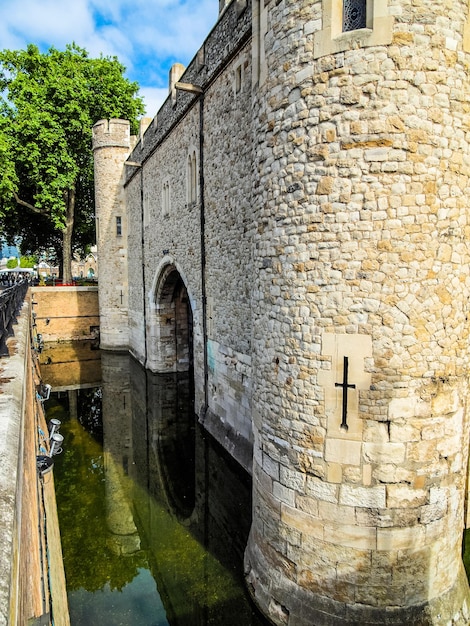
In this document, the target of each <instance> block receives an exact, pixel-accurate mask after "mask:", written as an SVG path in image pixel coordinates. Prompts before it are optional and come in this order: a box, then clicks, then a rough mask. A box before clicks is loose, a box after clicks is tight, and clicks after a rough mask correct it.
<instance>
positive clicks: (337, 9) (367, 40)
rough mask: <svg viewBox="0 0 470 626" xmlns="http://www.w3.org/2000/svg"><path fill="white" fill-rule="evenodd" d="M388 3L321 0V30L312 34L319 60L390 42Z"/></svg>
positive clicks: (390, 26)
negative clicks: (327, 56) (323, 57)
mask: <svg viewBox="0 0 470 626" xmlns="http://www.w3.org/2000/svg"><path fill="white" fill-rule="evenodd" d="M388 4H389V3H388V0H322V28H321V29H320V30H317V31H315V33H314V34H313V56H314V58H315V59H318V58H319V57H322V56H325V55H329V54H335V53H337V52H343V51H345V50H354V49H357V48H365V47H367V46H377V45H388V44H390V43H391V42H392V28H393V21H394V18H393V15H391V14H390V9H389V6H388Z"/></svg>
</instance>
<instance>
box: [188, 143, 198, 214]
mask: <svg viewBox="0 0 470 626" xmlns="http://www.w3.org/2000/svg"><path fill="white" fill-rule="evenodd" d="M187 198H188V204H192V203H194V202H196V201H197V159H196V152H195V151H193V152H192V153H191V154H189V155H188V171H187Z"/></svg>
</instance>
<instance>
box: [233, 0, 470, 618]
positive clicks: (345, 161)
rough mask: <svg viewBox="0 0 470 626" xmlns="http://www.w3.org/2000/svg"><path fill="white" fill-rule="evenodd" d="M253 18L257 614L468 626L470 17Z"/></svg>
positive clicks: (327, 3) (288, 4)
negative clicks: (351, 24)
mask: <svg viewBox="0 0 470 626" xmlns="http://www.w3.org/2000/svg"><path fill="white" fill-rule="evenodd" d="M254 4H255V8H254V13H253V17H254V22H253V24H254V26H253V28H254V33H253V59H254V66H255V70H256V71H255V84H254V88H255V99H256V101H255V107H254V112H255V129H254V130H255V135H254V136H255V143H254V154H255V163H254V168H253V171H254V172H255V175H254V186H253V189H254V192H253V193H254V210H255V211H256V214H255V220H256V223H257V234H256V236H255V241H254V245H253V251H254V269H255V271H254V275H255V277H256V278H255V279H254V280H255V284H254V287H253V302H252V306H253V313H252V320H253V361H252V364H253V419H254V431H255V453H254V466H253V483H254V505H253V527H252V531H251V535H250V540H249V545H248V548H247V552H246V559H245V560H246V572H247V574H246V575H247V581H248V584H249V587H250V590H251V593H252V595H253V597H254V598H255V600H256V602H257V603H258V605H259V606H260V607H261V609H262V610H263V612H265V613H266V614H267V615H269V617H270V618H271V619H272V620H273V621H274V623H276V624H290V625H293V624H295V625H297V626H299V625H301V626H312V625H315V626H322V625H326V624H334V625H335V626H336V625H340V624H361V625H366V624H376V625H378V624H380V625H383V624H413V625H414V626H416V625H425V624H462V625H463V624H468V623H469V619H470V618H469V608H468V607H469V595H468V584H467V581H466V577H465V573H464V570H463V566H462V562H461V542H462V531H463V519H464V492H465V488H464V487H465V474H466V470H467V456H468V417H467V413H466V405H467V398H468V368H467V364H468V358H467V351H468V334H469V322H468V300H469V295H470V276H469V271H470V251H469V246H468V238H469V234H470V233H469V220H468V198H469V197H470V187H469V144H468V131H469V117H468V110H469V102H468V100H469V98H468V94H469V90H468V69H469V63H468V61H469V57H468V54H467V52H466V48H467V44H468V33H467V25H466V22H467V19H468V2H466V1H465V2H464V1H462V0H460V1H458V0H457V1H453V2H445V1H443V2H434V1H431V0H423V1H422V2H419V3H410V2H400V1H398V0H389V2H387V1H386V0H378V1H376V2H364V3H363V8H364V10H365V12H366V15H365V16H364V22H363V23H360V24H359V25H358V26H357V27H356V28H355V29H353V30H352V31H346V32H343V31H344V25H343V13H342V5H343V3H342V2H340V1H339V0H324V1H323V2H321V1H313V0H312V1H309V2H305V1H296V2H293V1H288V0H278V1H274V0H272V1H269V0H267V1H264V0H263V1H262V2H256V3H254ZM345 4H346V5H347V6H348V3H346V1H345ZM355 4H356V5H359V6H360V5H361V3H355ZM346 8H347V7H346Z"/></svg>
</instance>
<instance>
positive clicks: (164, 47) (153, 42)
mask: <svg viewBox="0 0 470 626" xmlns="http://www.w3.org/2000/svg"><path fill="white" fill-rule="evenodd" d="M217 11H218V0H199V1H195V0H153V1H150V2H149V1H148V0H73V1H72V2H68V3H65V2H64V1H63V0H0V49H5V48H9V49H20V48H25V47H26V45H27V44H28V43H35V44H36V45H38V47H39V48H40V49H42V50H47V49H48V48H49V47H50V46H54V47H56V48H59V49H63V48H64V47H65V45H66V44H68V43H72V41H74V42H75V43H76V44H77V45H79V46H81V47H82V48H85V49H86V50H87V51H88V52H89V54H90V55H91V56H99V55H100V54H104V55H105V56H107V55H110V56H117V57H118V59H119V60H120V62H121V63H122V64H123V65H125V66H126V68H127V76H128V77H129V78H130V79H131V80H138V82H139V83H140V85H141V88H142V89H141V91H142V93H143V94H144V95H145V99H146V103H147V109H148V111H149V114H150V115H155V113H156V111H157V108H158V106H157V104H158V103H160V104H161V103H162V102H163V101H164V99H165V97H166V91H167V88H166V85H167V84H168V67H169V65H170V64H171V63H173V61H179V62H181V63H183V64H187V63H188V62H189V60H190V59H191V58H192V57H193V56H194V55H195V54H196V52H197V50H198V49H199V47H200V46H201V44H202V43H203V41H204V39H205V37H206V36H207V34H208V33H209V31H210V29H211V28H212V26H213V25H214V23H215V21H216V19H217Z"/></svg>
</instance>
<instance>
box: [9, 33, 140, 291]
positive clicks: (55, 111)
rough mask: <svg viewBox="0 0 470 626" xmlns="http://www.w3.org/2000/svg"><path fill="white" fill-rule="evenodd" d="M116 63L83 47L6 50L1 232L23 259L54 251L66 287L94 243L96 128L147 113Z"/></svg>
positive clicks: (133, 121)
mask: <svg viewBox="0 0 470 626" xmlns="http://www.w3.org/2000/svg"><path fill="white" fill-rule="evenodd" d="M124 71H125V68H124V67H123V66H122V65H121V64H120V63H119V61H118V60H117V58H116V57H100V58H98V59H92V58H90V57H89V56H88V53H87V52H86V51H85V50H83V49H81V48H79V47H78V46H76V45H75V44H71V45H68V46H67V47H66V49H65V51H59V50H56V49H55V48H50V49H49V51H48V52H47V53H41V52H40V51H39V49H38V48H37V47H36V46H35V45H32V44H31V45H29V46H28V47H27V49H26V50H18V51H10V50H4V51H1V52H0V94H1V95H0V231H1V232H2V233H3V234H4V235H5V237H6V238H7V239H9V240H11V239H12V237H13V236H20V237H21V240H22V248H21V249H22V252H23V253H30V254H31V253H37V252H40V251H42V250H45V249H47V248H51V247H53V248H54V249H55V250H56V251H57V255H58V257H59V259H58V260H59V262H60V263H61V265H62V269H63V274H62V275H63V278H64V280H65V281H67V282H68V281H70V280H71V279H72V274H71V261H72V254H73V251H74V250H75V249H81V250H83V249H84V248H85V247H86V245H87V244H90V243H92V242H93V239H94V219H93V195H94V194H93V155H92V150H91V140H92V126H93V124H94V123H95V122H97V121H98V120H100V119H106V118H124V119H128V120H130V121H131V128H132V130H133V132H135V131H136V130H137V120H138V117H139V116H140V115H142V114H143V112H144V107H143V103H142V99H141V98H140V97H138V95H137V93H138V84H137V83H135V82H130V81H129V80H128V79H127V78H125V77H124Z"/></svg>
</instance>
